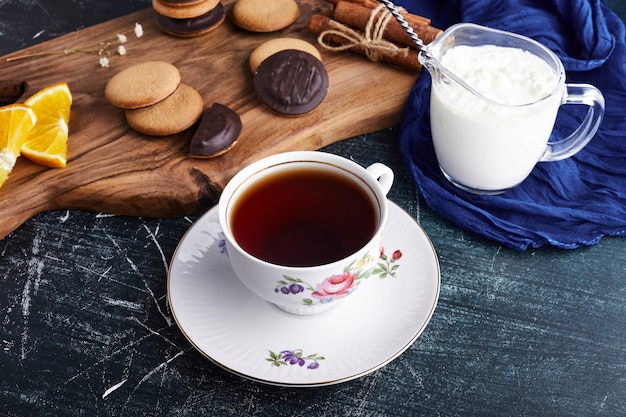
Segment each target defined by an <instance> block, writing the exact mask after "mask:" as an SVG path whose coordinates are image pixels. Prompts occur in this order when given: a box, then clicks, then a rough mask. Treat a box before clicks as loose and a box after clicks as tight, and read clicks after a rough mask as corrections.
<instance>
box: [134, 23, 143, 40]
mask: <svg viewBox="0 0 626 417" xmlns="http://www.w3.org/2000/svg"><path fill="white" fill-rule="evenodd" d="M135 36H136V37H138V38H141V37H142V36H143V26H141V25H140V24H139V23H135Z"/></svg>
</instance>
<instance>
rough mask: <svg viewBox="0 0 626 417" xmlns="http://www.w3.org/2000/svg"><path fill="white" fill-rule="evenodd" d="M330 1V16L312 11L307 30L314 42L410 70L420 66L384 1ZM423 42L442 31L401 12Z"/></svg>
mask: <svg viewBox="0 0 626 417" xmlns="http://www.w3.org/2000/svg"><path fill="white" fill-rule="evenodd" d="M328 2H329V3H333V4H334V8H333V11H332V15H331V16H330V17H329V16H325V15H321V14H314V15H312V16H311V18H310V20H309V23H308V25H307V29H308V30H309V31H310V32H312V33H314V34H316V35H318V38H317V40H318V43H319V44H320V46H322V47H323V48H325V49H327V50H330V51H345V50H350V51H354V52H356V53H359V54H361V55H365V56H366V57H367V58H368V59H370V60H372V61H380V62H386V63H388V64H391V65H396V66H399V67H403V68H407V69H410V70H414V71H419V70H420V69H421V64H420V63H419V61H418V59H417V56H418V54H419V50H418V49H417V46H416V45H415V43H413V41H412V40H411V38H410V37H409V35H407V34H406V32H405V31H404V29H403V28H402V26H400V24H399V23H398V22H397V21H396V20H395V19H394V18H393V16H392V15H391V13H389V11H388V10H387V8H386V7H385V5H384V4H382V3H378V2H377V1H373V0H328ZM402 16H403V17H404V18H405V20H406V21H407V22H408V23H409V24H410V25H411V27H412V28H413V30H414V31H415V33H416V34H417V35H418V36H419V37H420V39H422V41H423V42H424V44H428V43H430V42H432V41H433V40H434V39H435V38H437V36H439V35H440V34H441V33H442V30H441V29H437V28H435V27H433V26H431V25H430V19H427V18H425V17H422V16H417V15H414V14H411V13H408V12H402Z"/></svg>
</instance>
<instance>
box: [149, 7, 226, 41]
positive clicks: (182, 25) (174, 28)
mask: <svg viewBox="0 0 626 417" xmlns="http://www.w3.org/2000/svg"><path fill="white" fill-rule="evenodd" d="M225 16H226V14H225V13H224V6H223V5H222V3H219V4H218V5H217V6H216V7H215V8H214V9H213V10H211V11H210V12H208V13H206V14H203V15H201V16H198V17H191V18H189V19H174V18H173V17H167V16H163V15H162V14H159V13H157V26H158V27H159V29H161V30H162V31H163V32H165V33H167V34H169V35H173V36H178V37H181V38H192V37H194V36H200V35H204V34H206V33H209V32H211V31H213V30H214V29H217V27H218V26H219V25H221V24H222V22H223V21H224V18H225Z"/></svg>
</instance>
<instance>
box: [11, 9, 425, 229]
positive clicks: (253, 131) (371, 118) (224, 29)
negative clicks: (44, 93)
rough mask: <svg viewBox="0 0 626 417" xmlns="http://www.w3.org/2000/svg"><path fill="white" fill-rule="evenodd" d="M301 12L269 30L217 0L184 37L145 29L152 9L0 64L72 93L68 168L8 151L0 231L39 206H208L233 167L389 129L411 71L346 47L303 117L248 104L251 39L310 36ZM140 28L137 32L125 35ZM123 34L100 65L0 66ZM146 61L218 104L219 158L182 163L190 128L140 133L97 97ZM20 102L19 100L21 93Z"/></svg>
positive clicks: (77, 60) (60, 59)
mask: <svg viewBox="0 0 626 417" xmlns="http://www.w3.org/2000/svg"><path fill="white" fill-rule="evenodd" d="M298 1H299V5H300V9H301V15H300V18H299V19H298V21H297V22H296V23H295V24H293V25H292V26H290V27H289V28H287V29H285V30H283V31H281V32H275V33H270V34H259V33H251V32H246V31H243V30H241V29H239V28H237V27H236V26H235V25H233V24H232V22H231V19H230V10H231V6H232V3H233V0H223V4H224V5H225V7H226V11H227V17H226V20H225V22H224V23H223V24H222V25H221V26H220V27H219V28H217V29H216V30H215V31H213V32H211V33H209V34H207V35H204V36H201V37H198V38H192V39H182V38H176V37H172V36H169V35H166V34H164V33H162V32H161V31H160V30H159V29H158V28H157V27H156V23H155V21H156V15H155V12H154V11H153V9H151V8H150V9H146V10H143V11H139V12H136V13H133V14H130V15H128V16H124V17H121V18H118V19H115V20H112V21H109V22H105V23H102V24H99V25H97V26H93V27H90V28H86V29H83V30H80V31H78V32H74V33H71V34H68V35H65V36H63V37H60V38H57V39H54V40H51V41H48V42H45V43H42V44H40V45H36V46H33V47H30V48H28V49H25V50H22V51H18V52H15V53H12V54H10V55H7V56H5V57H3V58H1V59H0V80H8V79H19V80H24V81H26V82H27V83H28V90H27V92H26V94H25V96H29V95H30V94H32V93H34V92H36V91H37V90H39V89H41V88H43V87H45V86H48V85H51V84H54V83H57V82H61V81H66V82H67V83H68V84H69V86H70V89H71V91H72V95H73V98H74V103H73V105H72V110H71V119H70V126H69V127H70V135H69V140H68V164H67V167H66V168H64V169H49V168H44V167H40V166H37V165H35V164H33V163H31V162H30V161H28V160H26V159H25V158H19V159H18V161H17V163H16V165H15V168H14V169H13V172H12V173H11V175H10V177H9V179H8V180H7V182H6V183H5V184H4V185H3V186H2V187H0V238H2V237H4V236H6V235H7V234H8V233H10V232H11V231H13V230H15V229H16V228H17V227H19V226H20V225H21V224H22V223H24V222H25V221H26V220H28V219H29V218H30V217H32V216H33V215H35V214H37V213H39V212H42V211H45V210H50V209H87V210H94V211H99V212H107V213H115V214H123V215H132V216H145V217H171V216H182V215H185V214H189V213H192V212H194V211H197V210H198V209H202V208H206V207H209V206H211V205H213V204H215V203H216V202H217V198H218V196H219V193H220V191H221V190H222V188H223V187H224V185H225V184H226V183H227V182H228V180H229V179H230V178H231V177H232V176H233V175H234V174H236V173H237V172H238V170H239V169H240V168H242V167H243V166H245V165H247V164H249V163H251V162H253V161H255V160H257V159H260V158H262V157H265V156H268V155H271V154H275V153H278V152H283V151H290V150H315V149H319V148H321V147H323V146H326V145H328V144H331V143H333V142H337V141H339V140H342V139H345V138H349V137H352V136H356V135H359V134H363V133H366V132H371V131H375V130H380V129H384V128H387V127H391V126H394V125H396V124H397V123H398V122H399V121H400V120H401V117H402V112H403V107H404V103H405V101H406V99H407V96H408V94H409V92H410V89H411V87H412V86H413V84H414V82H415V79H416V77H417V74H416V73H414V72H409V71H405V70H402V69H398V68H392V67H390V66H387V65H384V64H378V63H372V62H370V61H368V60H366V59H365V58H363V57H362V56H360V55H356V54H353V53H350V52H341V53H335V52H322V53H323V61H324V64H325V65H326V69H327V71H328V73H329V79H330V87H329V92H328V95H327V97H326V99H325V100H324V102H323V103H322V104H321V105H320V106H319V107H318V108H317V109H316V110H314V111H313V112H311V113H309V114H307V115H305V116H301V117H295V118H289V117H283V116H279V115H276V114H274V113H272V112H271V111H269V110H268V109H266V108H265V107H264V106H263V105H262V104H261V103H260V102H259V101H258V99H257V97H256V95H255V93H254V89H253V84H252V80H253V77H252V73H251V71H250V69H249V66H248V57H249V55H250V53H251V52H252V50H253V49H254V48H255V47H256V46H257V45H259V44H260V43H262V42H264V41H266V40H268V39H271V38H275V37H278V36H287V35H288V36H294V37H298V38H302V39H305V40H308V41H310V42H312V43H316V39H315V36H314V35H313V34H311V33H309V32H308V31H307V30H306V29H305V26H306V23H307V22H308V20H309V17H310V16H311V14H313V13H318V12H324V11H325V10H327V8H328V7H329V6H328V4H327V3H326V2H325V1H324V0H298ZM135 22H139V23H141V25H142V26H143V28H144V32H145V33H144V36H143V37H142V38H139V39H137V38H136V37H135V36H134V34H133V32H132V30H133V28H134V25H135ZM122 32H126V33H128V43H127V44H126V45H125V46H126V49H127V51H128V53H127V55H125V56H119V55H112V56H111V58H110V67H109V68H102V67H101V66H100V65H99V64H98V57H97V56H94V55H90V54H85V53H73V54H66V55H64V54H59V55H46V56H39V57H33V58H27V59H22V60H17V61H11V62H6V58H9V57H15V56H18V55H23V54H31V53H37V52H42V51H54V50H65V49H73V48H87V49H97V46H94V45H97V44H98V43H99V42H100V41H102V40H111V41H112V44H113V45H112V46H113V47H116V45H117V41H116V38H115V35H116V34H117V33H122ZM147 60H164V61H168V62H171V63H173V64H174V65H176V66H177V67H178V68H179V70H180V72H181V74H182V80H183V82H184V83H186V84H189V85H191V86H193V87H194V88H195V89H197V90H198V91H199V92H200V93H201V94H202V96H203V98H204V101H205V106H207V107H208V106H211V105H212V104H213V103H214V102H218V103H221V104H223V105H226V106H229V107H230V108H231V109H233V110H235V111H236V112H237V113H238V114H239V116H240V117H241V120H242V123H243V129H242V133H241V136H240V138H239V140H238V142H237V144H236V146H235V147H234V148H232V149H231V150H230V151H229V152H228V153H226V154H224V155H223V156H220V157H217V158H214V159H209V160H198V159H192V158H189V156H188V153H189V142H190V138H191V134H192V131H191V130H190V131H187V132H184V133H182V134H179V135H173V136H168V137H149V136H144V135H141V134H139V133H137V132H135V131H133V130H132V129H130V128H129V127H128V125H127V124H126V121H125V119H124V113H123V111H121V110H119V109H116V108H114V107H113V106H111V105H110V104H109V103H108V102H107V101H106V100H105V99H104V95H103V91H104V87H105V85H106V83H107V81H108V80H109V79H110V78H111V77H112V76H113V75H114V74H116V73H117V72H118V71H120V70H122V69H124V68H126V67H128V66H131V65H133V64H136V63H138V62H142V61H147ZM20 101H21V100H20Z"/></svg>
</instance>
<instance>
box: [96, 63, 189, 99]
mask: <svg viewBox="0 0 626 417" xmlns="http://www.w3.org/2000/svg"><path fill="white" fill-rule="evenodd" d="M180 79H181V76H180V72H179V71H178V68H176V67H175V66H174V65H172V64H170V63H169V62H164V61H146V62H142V63H139V64H135V65H133V66H130V67H128V68H126V69H124V70H122V71H120V72H118V73H117V74H115V75H114V76H113V77H111V79H110V80H109V81H108V82H107V85H106V87H105V88H104V96H105V97H106V99H107V100H108V101H109V103H111V104H112V105H114V106H115V107H119V108H122V109H137V108H141V107H147V106H151V105H153V104H155V103H158V102H159V101H161V100H163V99H165V98H167V97H168V96H169V95H170V94H172V93H173V92H174V91H175V90H176V88H177V87H178V85H179V84H180Z"/></svg>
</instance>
